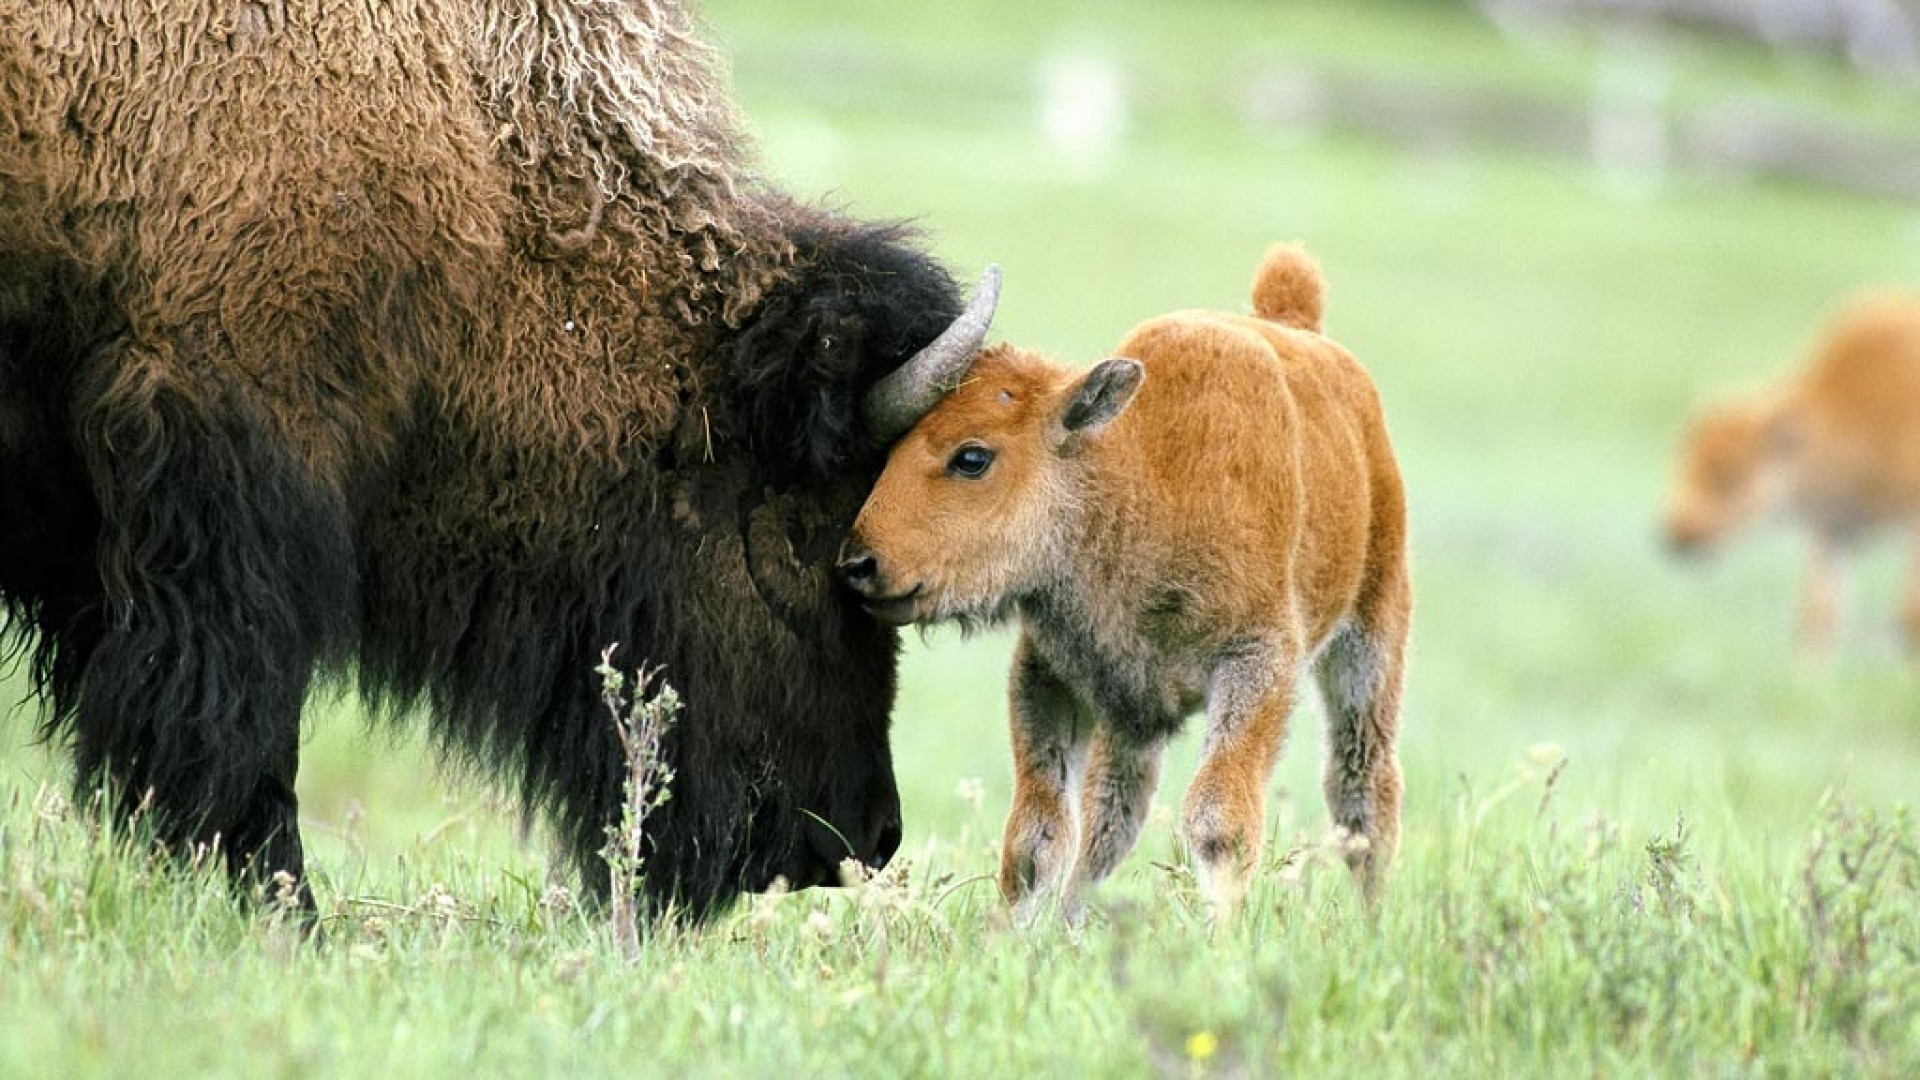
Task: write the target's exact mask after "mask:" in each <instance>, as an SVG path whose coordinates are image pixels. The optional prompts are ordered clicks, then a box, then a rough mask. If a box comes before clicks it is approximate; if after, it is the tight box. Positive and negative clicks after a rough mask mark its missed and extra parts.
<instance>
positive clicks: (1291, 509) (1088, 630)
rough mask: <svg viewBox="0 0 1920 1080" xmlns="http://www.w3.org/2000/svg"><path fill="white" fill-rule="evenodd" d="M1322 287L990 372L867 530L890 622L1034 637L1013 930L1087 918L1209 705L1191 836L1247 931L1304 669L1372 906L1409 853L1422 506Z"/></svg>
mask: <svg viewBox="0 0 1920 1080" xmlns="http://www.w3.org/2000/svg"><path fill="white" fill-rule="evenodd" d="M1321 288H1322V286H1321V280H1320V275H1319V271H1318V270H1317V268H1316V267H1315V266H1314V264H1313V263H1312V261H1311V260H1310V259H1309V258H1308V257H1307V256H1306V254H1305V253H1304V252H1302V251H1300V250H1299V249H1297V248H1292V247H1277V248H1275V249H1274V250H1272V251H1271V252H1269V253H1268V255H1267V258H1266V260H1265V262H1264V264H1263V265H1262V266H1261V268H1260V272H1259V275H1258V277H1257V279H1256V280H1255V282H1254V289H1253V307H1254V311H1255V313H1256V315H1257V317H1248V316H1241V315H1227V314H1220V313H1216V312H1207V311H1186V312H1180V313H1177V314H1173V315H1169V316H1166V317H1163V318H1159V319H1154V320H1152V321H1150V322H1147V323H1145V324H1143V325H1142V326H1140V327H1138V328H1137V329H1135V330H1134V331H1133V333H1131V334H1130V335H1128V337H1127V339H1126V340H1125V341H1124V342H1122V343H1121V346H1120V356H1121V357H1124V359H1111V360H1107V361H1105V362H1103V363H1101V364H1099V365H1097V366H1095V367H1094V368H1093V369H1092V370H1091V371H1086V372H1077V371H1074V370H1071V369H1069V368H1066V367H1061V366H1058V365H1055V364H1052V363H1049V362H1047V361H1045V360H1042V359H1041V358H1039V357H1037V356H1035V355H1033V354H1031V353H1027V352H1023V351H1021V350H1019V349H1015V348H1012V347H1010V346H1005V345H1002V346H997V347H995V348H993V349H990V350H988V351H987V352H984V353H982V354H981V355H980V357H979V359H978V360H976V361H975V362H974V364H973V367H972V369H971V371H970V372H969V374H968V377H967V379H966V381H965V382H964V383H963V384H962V385H961V386H960V387H959V388H958V389H956V390H954V391H953V392H952V393H951V394H950V395H949V396H948V397H947V398H946V399H945V400H944V401H943V402H942V403H941V404H940V405H938V406H937V407H935V409H934V410H933V411H932V412H931V413H929V414H928V415H927V417H926V418H925V419H924V420H923V421H922V422H921V423H920V424H919V425H918V426H917V427H915V428H914V429H913V430H912V431H911V432H910V433H909V434H908V435H907V436H906V437H905V438H904V439H903V440H902V441H901V442H900V443H899V444H898V445H897V446H896V447H895V448H894V450H893V452H892V456H891V457H890V458H889V459H888V462H887V467H886V471H885V472H884V473H883V474H882V475H881V478H880V482H879V484H878V486H877V487H876V488H875V489H874V491H873V494H872V495H871V496H870V497H869V499H868V500H867V504H866V506H865V507H864V508H863V509H862V510H861V512H860V516H859V518H858V519H857V521H856V522H855V525H854V529H853V532H852V534H851V536H850V537H849V539H848V541H847V546H846V548H845V549H844V550H843V552H842V556H843V558H842V563H841V570H842V572H843V573H844V574H845V576H846V578H847V581H848V582H849V584H850V585H851V586H852V587H853V588H854V589H855V590H856V591H857V592H859V593H860V594H861V596H862V597H863V598H864V599H865V601H866V604H867V607H868V608H869V610H871V611H873V612H874V613H875V614H876V615H878V616H880V617H881V618H883V619H886V620H888V621H895V622H913V621H921V622H931V621H938V620H947V619H952V620H959V621H961V622H963V623H972V622H983V621H995V620H999V619H1002V618H1005V617H1007V616H1009V615H1011V614H1014V613H1017V614H1018V615H1019V617H1020V624H1021V633H1020V641H1019V645H1018V648H1017V651H1016V654H1015V657H1014V667H1013V672H1012V678H1011V683H1012V686H1011V699H1012V700H1011V711H1012V729H1013V754H1014V768H1015V790H1014V802H1013V809H1012V812H1011V814H1010V815H1009V817H1008V820H1007V829H1006V838H1005V844H1004V847H1003V849H1002V853H1001V870H1000V887H1001V890H1002V891H1003V892H1004V893H1005V895H1006V897H1007V900H1008V901H1009V902H1010V903H1011V904H1012V905H1013V907H1014V911H1015V914H1016V916H1017V917H1018V918H1019V919H1020V920H1021V921H1023V922H1024V921H1026V920H1028V919H1030V918H1031V917H1032V916H1033V914H1034V913H1035V910H1036V908H1037V907H1038V906H1039V905H1040V903H1042V901H1043V900H1044V899H1045V898H1046V897H1047V896H1048V895H1049V894H1051V893H1053V892H1056V891H1059V892H1061V894H1062V895H1061V897H1060V898H1061V900H1062V902H1063V904H1064V906H1065V908H1066V910H1067V912H1068V913H1069V915H1071V914H1072V913H1073V912H1074V911H1075V910H1077V898H1078V896H1079V893H1080V892H1081V890H1082V889H1084V888H1086V887H1087V886H1090V885H1092V884H1094V883H1096V882H1098V881H1100V880H1101V879H1102V878H1104V877H1105V876H1106V875H1107V874H1108V873H1109V872H1111V871H1112V870H1113V868H1114V867H1115V866H1116V865H1117V864H1118V863H1119V861H1120V860H1121V859H1122V858H1123V857H1125V855H1126V854H1127V852H1128V851H1129V850H1130V849H1131V848H1132V847H1133V845H1134V841H1135V839H1136V838H1137V837H1138V835H1139V832H1140V825H1141V821H1142V818H1143V817H1144V815H1145V813H1146V809H1147V805H1148V803H1149V802H1150V801H1151V798H1152V795H1153V790H1154V785H1155V783H1156V781H1157V779H1158V775H1159V767H1160V757H1161V752H1162V750H1163V749H1164V748H1165V746H1166V743H1167V740H1168V739H1169V738H1170V737H1171V736H1172V735H1173V734H1174V733H1175V732H1176V731H1177V730H1178V729H1179V727H1180V724H1181V722H1182V720H1183V719H1184V718H1185V717H1187V716H1188V715H1190V714H1192V713H1194V712H1196V711H1198V710H1200V709H1201V708H1203V707H1204V708H1205V710H1206V716H1207V732H1206V744H1205V751H1204V761H1203V762H1202V763H1201V765H1200V769H1199V772H1198V774H1197V775H1196V776H1195V778H1194V781H1193V784H1192V786H1191V787H1190V788H1189V789H1188V792H1187V797H1186V806H1185V826H1184V828H1185V838H1186V842H1187V845H1188V848H1189V850H1190V851H1191V852H1192V854H1193V856H1194V858H1195V859H1196V861H1197V862H1198V864H1199V869H1200V872H1201V882H1202V886H1203V888H1204V890H1205V892H1206V895H1207V898H1208V901H1209V903H1210V904H1211V906H1212V908H1213V910H1214V911H1215V913H1216V914H1230V913H1231V912H1232V911H1233V909H1234V908H1235V907H1236V906H1237V904H1238V902H1239V900H1240V898H1241V896H1242V894H1243V893H1244V891H1245V889H1246V885H1247V879H1248V875H1249V874H1250V872H1251V871H1252V870H1253V867H1254V865H1255V862H1256V859H1257V857H1258V854H1259V851H1260V846H1261V842H1262V833H1263V831H1264V828H1263V827H1264V822H1265V787H1266V783H1267V779H1268V776H1269V775H1270V773H1271V772H1272V769H1273V766H1274V763H1275V759H1276V758H1277V757H1278V755H1279V753H1280V746H1281V741H1282V735H1283V731H1284V728H1285V725H1286V721H1287V717H1288V714H1289V713H1291V712H1292V710H1293V695H1294V683H1295V681H1296V679H1297V677H1298V675H1299V673H1300V672H1301V670H1302V669H1303V668H1304V667H1306V666H1307V665H1308V664H1310V663H1311V664H1314V665H1315V666H1316V667H1317V673H1318V676H1319V683H1320V689H1321V693H1322V695H1323V696H1324V698H1325V701H1326V706H1327V709H1326V711H1327V716H1328V718H1329V725H1330V729H1331V731H1330V737H1329V740H1328V746H1329V752H1328V756H1327V767H1326V797H1327V804H1328V807H1329V809H1330V810H1331V812H1332V815H1333V820H1334V822H1335V824H1336V825H1338V826H1339V827H1341V828H1343V829H1344V830H1346V831H1347V832H1348V833H1349V834H1350V836H1351V843H1350V844H1349V848H1348V861H1349V863H1350V865H1351V866H1352V868H1353V870H1354V872H1355V874H1356V875H1357V877H1358V879H1359V881H1360V883H1361V885H1362V887H1363V889H1364V891H1365V892H1366V894H1367V896H1368V897H1369V898H1371V897H1372V896H1373V895H1374V891H1375V888H1376V886H1377V884H1378V882H1379V878H1380V875H1381V873H1382V872H1383V871H1384V870H1385V868H1386V866H1387V863H1388V861H1389V860H1390V859H1391V857H1392V855H1393V850H1394V846H1395V842H1396V840H1397V839H1398V836H1399V824H1400V766H1399V762H1398V760H1397V758H1396V756H1395V752H1394V735H1395V730H1396V728H1397V726H1398V713H1399V707H1400V687H1401V667H1402V659H1403V656H1404V651H1405V643H1406V637H1407V627H1408V619H1409V615H1410V608H1411V595H1410V592H1409V587H1408V579H1407V560H1406V537H1405V510H1404V503H1403V495H1402V490H1401V484H1400V475H1399V472H1398V470H1397V468H1396V467H1395V464H1394V459H1393V452H1392V450H1391V448H1390V447H1389V445H1388V442H1387V432H1386V426H1385V424H1384V421H1383V420H1382V417H1381V411H1380V403H1379V400H1378V398H1377V396H1376V395H1375V393H1374V389H1373V386H1372V384H1371V382H1370V381H1369V380H1368V378H1367V374H1366V372H1365V371H1363V370H1362V369H1361V367H1360V365H1359V364H1358V363H1356V362H1355V361H1354V359H1353V357H1352V356H1350V355H1348V354H1347V352H1346V351H1345V350H1343V349H1341V348H1340V347H1339V346H1337V345H1335V344H1334V343H1333V342H1331V341H1329V340H1327V339H1326V338H1324V337H1322V336H1321V335H1320V333H1319V325H1320V310H1321ZM1076 834H1077V835H1076Z"/></svg>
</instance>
